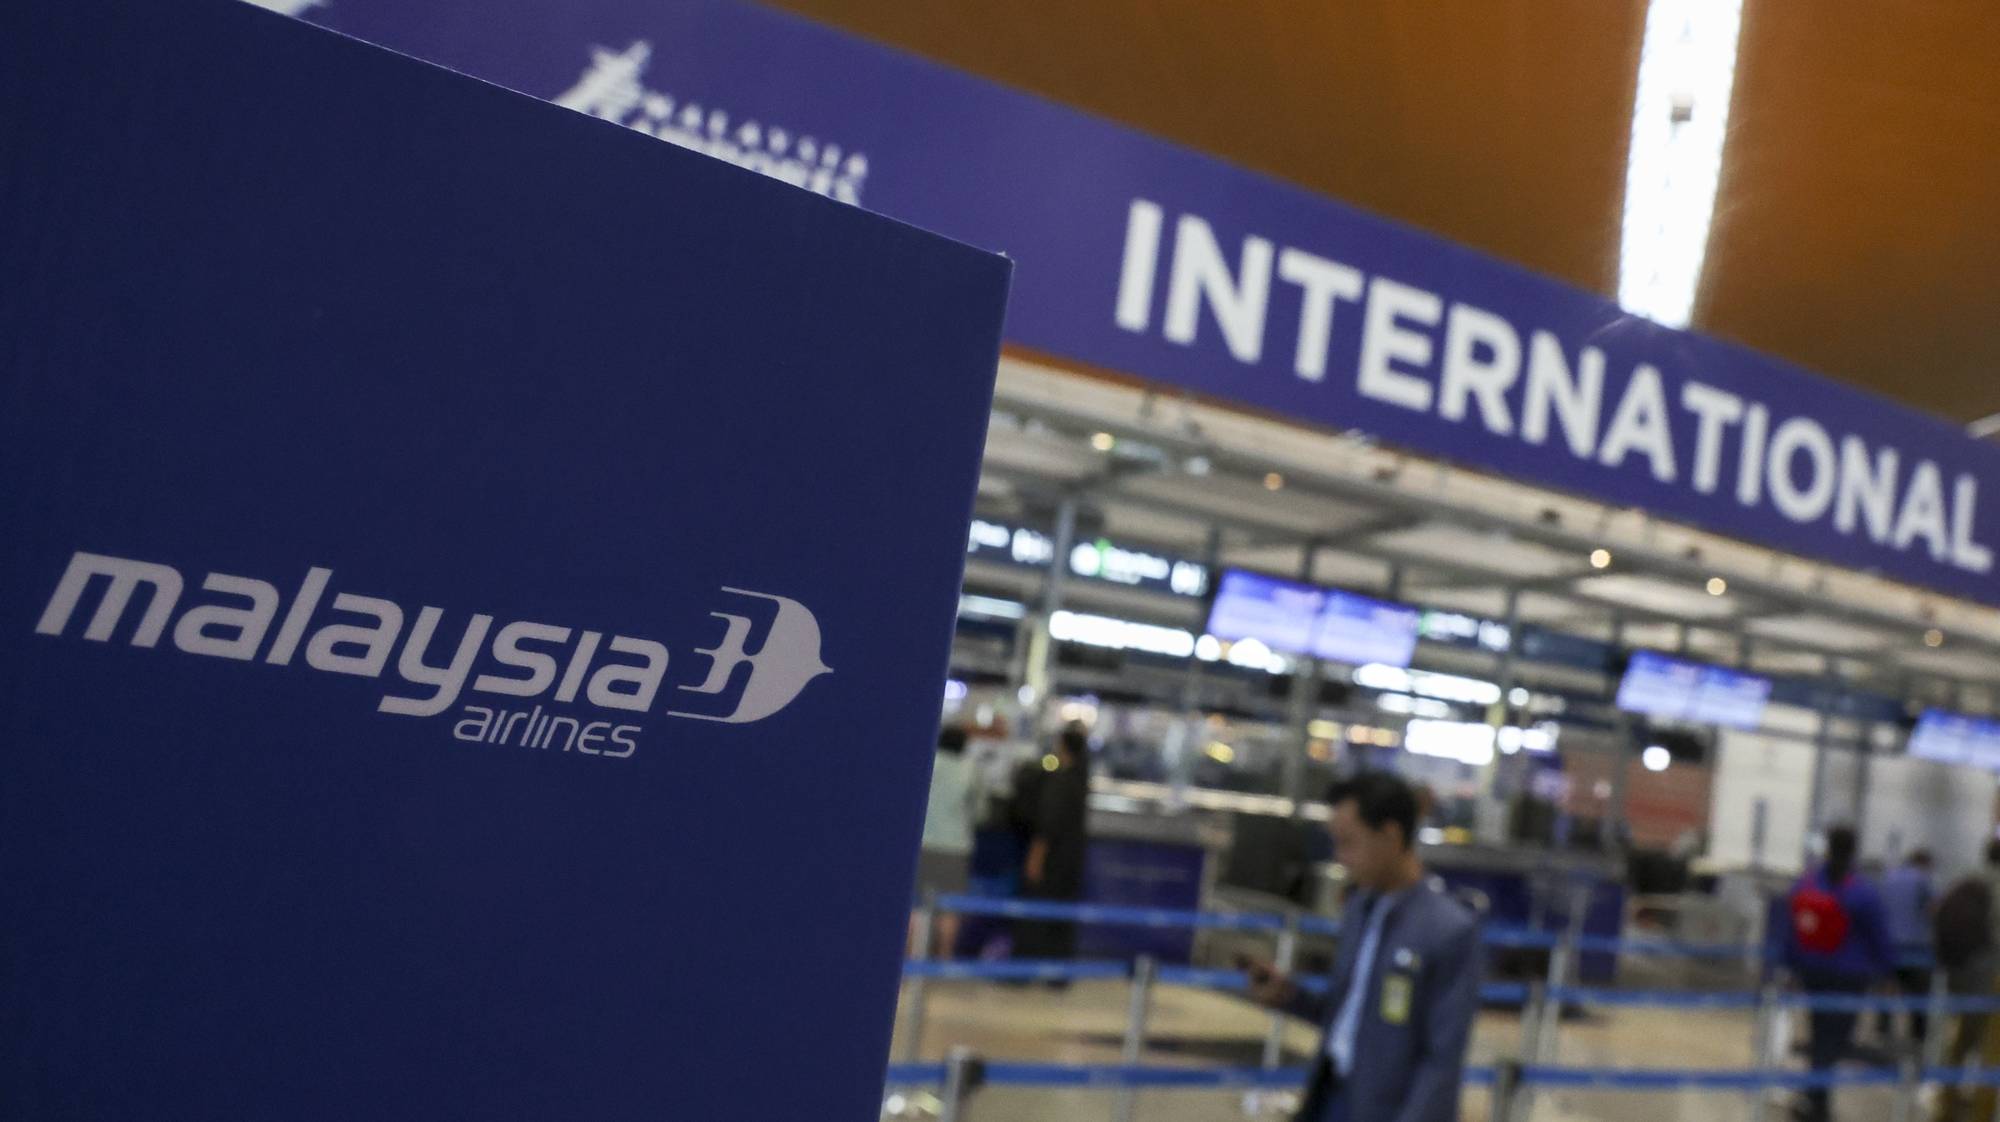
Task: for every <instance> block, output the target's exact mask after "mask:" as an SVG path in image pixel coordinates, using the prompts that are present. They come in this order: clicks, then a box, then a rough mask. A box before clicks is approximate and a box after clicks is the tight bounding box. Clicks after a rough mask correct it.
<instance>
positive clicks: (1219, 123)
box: [777, 0, 2000, 422]
mask: <svg viewBox="0 0 2000 1122" xmlns="http://www.w3.org/2000/svg"><path fill="white" fill-rule="evenodd" d="M777 3H778V4H779V5H780V6H782V7H786V8H789V9H792V10H794V11H797V12H799V13H801V14H804V15H808V16H811V17H813V18H816V19H819V20H822V21H824V22H828V23H832V24H835V25H838V26H841V27H844V28H846V29H848V30H850V31H854V32H857V33H860V34H862V35H865V36H868V37H870V38H874V39H877V40H879V41H882V42H886V43H889V44H891V45H894V46H898V47H902V48H905V49H908V50H912V51H915V52H916V53H919V54H922V55H926V56H928V57H931V58H934V59H936V60H938V61H941V62H944V63H947V64H949V65H952V66H955V67H958V68H960V69H963V70H967V71H971V72H973V73H976V74H980V75H983V76H985V77H988V78H992V79H995V80H998V81H1001V82H1004V83H1007V84H1009V85H1012V86H1016V87H1018V88H1022V89H1026V90H1029V91H1032V92H1034V93H1038V94H1041V95H1044V96H1047V97H1050V98H1053V99H1055V100H1057V101H1060V102H1063V103H1066V104H1069V105H1071V106H1074V107H1077V108H1080V109H1084V110H1087V111H1089V112H1093V113H1096V114H1099V115H1102V116H1105V117H1108V118H1111V119H1113V120H1116V121H1119V122H1121V123H1123V124H1126V125H1129V126H1133V127H1136V128H1139V129H1141V130H1144V131H1146V132H1149V133H1152V134H1154V135H1157V136H1160V137H1164V138H1166V139H1169V140H1173V141H1177V142H1179V143H1182V144H1186V145H1189V146H1191V147H1194V148H1197V149H1200V150H1202V151H1204V152H1208V153H1211V154H1213V155H1216V156H1220V157H1222V158H1224V159H1227V160H1230V161H1232V162H1234V163H1237V164H1239V165H1242V166H1245V167H1249V168H1252V169H1255V170H1258V171H1263V172H1267V173H1270V174H1273V175H1276V176H1278V177H1280V178H1283V179H1287V180H1290V181H1293V182H1295V183H1298V184H1300V185H1302V186H1305V187H1308V188H1311V189H1313V190H1316V191H1319V192H1322V193H1324V194H1327V195H1331V196H1334V197H1337V198H1340V199H1344V200H1347V201H1349V202H1352V203H1355V204H1358V205H1360V206H1362V207H1365V208H1367V209H1369V210H1372V211H1375V212H1377V213H1380V214H1383V215H1387V216H1389V217H1392V218H1396V219H1400V220H1403V221H1406V222H1409V223H1411V224H1413V225H1416V226H1420V227H1423V228H1425V229H1428V230H1431V231H1434V232H1436V233H1439V234H1442V235H1444V236H1446V237H1449V238H1451V239H1453V240H1455V241H1458V242H1461V243H1463V244H1466V245H1470V246H1474V247H1476V248H1479V249H1482V250H1486V251H1488V252H1491V253H1494V254H1496V255H1498V256H1500V257H1503V258H1506V259H1508V260H1511V261H1514V262H1517V263H1519V264H1522V265H1526V266H1528V267H1530V268H1533V269H1536V270H1538V271H1541V272H1544V273H1548V274H1551V275H1553V276H1556V277H1559V278H1562V279H1564V280H1567V281H1569V282H1571V283H1573V284H1576V285H1579V286H1582V287H1584V288H1587V289H1590V290H1592V291H1596V292H1599V293H1603V294H1607V295H1609V294H1611V293H1612V292H1614V290H1615V288H1616V281H1617V267H1618V236H1619V217H1620V211H1621V207H1622V202H1623V195H1624V175H1625V157H1626V148H1627V136H1628V134H1629V131H1630V128H1631V107H1632V96H1633V87H1634V83H1635V78H1634V75H1635V70H1636V66H1637V60H1638V55H1639V49H1640V44H1641V41H1642V38H1643V30H1644V19H1645V7H1646V6H1645V4H1644V2H1643V0H1511V2H1504V3H1502V2H1492V0H1450V2H1441V3H1435V4H1412V3H1408V2H1407V0H1340V2H1338V3H1331V2H1328V3H1317V4H1301V3H1296V2H1291V0H1286V2H1277V0H1253V2H1247V3H1229V4H1174V5H1169V4H1160V3H1157V2H1155V0H958V2H954V3H950V4H912V3H908V2H906V0H777ZM1997 53H2000V4H1993V3H1989V2H1986V0H1936V2H1926V3H1914V2H1911V0H1817V2H1813V3H1798V2H1795V0H1745V4H1744V15H1743V25H1742V33H1741V45H1740V50H1739V55H1738V64H1737V72H1736V85H1735V95H1734V99H1733V103H1732V110H1731V114H1730V132H1729V139H1728V141H1727V143H1726V146H1725V149H1724V154H1723V165H1722V182H1721V187H1720V191H1719V194H1718V197H1717V202H1716V211H1715V215H1716V216H1715V225H1714V232H1713V234H1712V237H1711V240H1710V245H1709V252H1708V258H1707V265H1706V269H1705V272H1704V274H1703V279H1702V285H1701V289H1700V291H1699V293H1698V294H1697V297H1696V305H1695V313H1694V326H1695V327H1696V328H1697V329H1699V330H1703V331H1706V332H1708V333H1710V334H1713V335H1717V336H1721V337H1723V338H1727V339H1731V340H1734V341H1737V342H1740V343H1744V344H1747V345H1749V346H1752V347H1755V348H1758V349H1760V350H1763V351H1767V352H1769V353H1772V354H1775V355H1778V356H1780V357H1783V358H1786V359H1789V360H1791V361H1793V362H1796V363H1799V364H1801V365H1803V366H1806V367H1808V368H1810V369H1813V370H1817V371H1819V372H1821V373H1824V374H1829V375H1832V376H1835V377H1838V378H1842V379H1845V380H1846V381H1849V382H1851V383H1854V384H1857V385H1861V386H1866V387H1869V388H1872V389H1875V390H1877V391H1880V392H1883V393H1886V394H1889V395H1891V396H1894V397H1896V398H1898V399H1900V400H1902V401H1904V402H1906V403H1908V404H1911V405H1914V406H1918V407H1920V408H1924V409H1928V410H1930V411H1932V412H1934V413H1937V414H1939V415H1942V416H1944V417H1946V418H1948V419H1951V420H1955V421H1961V422H1966V421H1971V420H1973V419H1975V418H1979V417H1984V416H1987V415H1989V414H1992V413H1995V412H2000V376H1996V375H2000V313H1996V308H2000V220H1996V216H2000V66H1996V65H1995V64H1994V62H1993V59H1994V57H1995V55H1996V54H1997ZM1139 373H1143V372H1139Z"/></svg>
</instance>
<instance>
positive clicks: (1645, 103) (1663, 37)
mask: <svg viewBox="0 0 2000 1122" xmlns="http://www.w3.org/2000/svg"><path fill="white" fill-rule="evenodd" d="M1742 25H1743V4H1742V0H1652V3H1651V4H1649V5H1648V6H1647V9H1646V37H1645V41H1644V44H1643V45H1642V46H1641V47H1640V50H1639V80H1638V87H1637V89H1636V90H1635V91H1634V93H1633V97H1632V142H1631V146H1630V148H1629V150H1628V153H1627V158H1626V167H1625V217H1624V224H1623V225H1624V229H1623V237H1622V242H1621V244H1620V246H1619V254H1618V303H1619V304H1621V305H1623V306H1624V308H1625V310H1626V311H1628V312H1631V313H1633V314H1634V315H1641V316H1645V317H1646V318H1647V319H1650V320H1653V321H1654V322H1656V323H1663V324H1666V325H1667V326H1669V327H1685V326H1687V322H1688V317H1689V316H1690V315H1691V314H1692V312H1693V309H1694V297H1695V287H1696V285H1698V284H1699V283H1700V281H1701V263H1702V256H1703V254H1704V253H1705V252H1706V251H1707V248H1708V230H1709V224H1710V222H1711V221H1712V219H1713V218H1714V215H1715V186H1716V181H1717V179H1718V178H1719V176H1720V173H1721V170H1722V139H1723V135H1724V133H1725V131H1726V130H1727V127H1728V124H1729V94H1730V90H1731V88H1732V87H1733V86H1734V85H1735V83H1736V45H1737V37H1738V33H1739V31H1740V30H1741V29H1742Z"/></svg>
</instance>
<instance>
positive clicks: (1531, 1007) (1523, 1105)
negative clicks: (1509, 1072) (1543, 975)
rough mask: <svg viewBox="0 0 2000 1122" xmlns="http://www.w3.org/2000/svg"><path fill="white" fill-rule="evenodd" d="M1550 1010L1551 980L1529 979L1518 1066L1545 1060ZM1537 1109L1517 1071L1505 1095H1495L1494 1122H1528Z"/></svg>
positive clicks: (1532, 1097) (1532, 1064) (1522, 1016)
mask: <svg viewBox="0 0 2000 1122" xmlns="http://www.w3.org/2000/svg"><path fill="white" fill-rule="evenodd" d="M1552 957H1553V956H1552ZM1548 1013H1549V985H1548V982H1546V981H1544V980H1541V979H1536V980H1535V981H1532V982H1529V983H1528V1004H1527V1007H1526V1008H1524V1009H1522V1010H1521V1060H1520V1063H1519V1064H1518V1065H1517V1066H1518V1067H1520V1068H1531V1067H1534V1066H1536V1065H1537V1064H1540V1063H1541V1062H1542V1019H1543V1018H1545V1017H1547V1016H1548ZM1534 1109H1535V1104H1534V1092H1533V1091H1532V1090H1530V1089H1528V1088H1527V1087H1524V1086H1523V1085H1522V1083H1521V1080H1520V1077H1519V1073H1518V1072H1516V1075H1515V1079H1514V1081H1513V1085H1512V1086H1510V1087H1508V1088H1507V1093H1506V1095H1505V1096H1504V1097H1501V1096H1500V1095H1499V1094H1498V1093H1497V1092H1496V1094H1495V1098H1494V1109H1493V1117H1494V1119H1495V1122H1528V1115H1529V1114H1530V1113H1532V1112H1533V1111H1534Z"/></svg>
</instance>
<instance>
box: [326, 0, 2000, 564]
mask: <svg viewBox="0 0 2000 1122" xmlns="http://www.w3.org/2000/svg"><path fill="white" fill-rule="evenodd" d="M311 14H312V16H313V18H316V19H319V20H321V21H322V22H324V23H326V24H327V25H329V26H332V27H334V28H337V29H339V30H342V31H346V32H348V33H351V34H354V35H357V36H360V37H362V38H365V39H370V40H374V41H376V42H379V43H382V44H385V45H387V46H391V47H394V48H396V49H399V50H403V51H406V52H409V53H412V54H416V55H418V56H420V57H424V58H428V59H432V60H435V61H438V62H442V63H444V64H446V65H449V66H452V67H455V68H458V69H461V70H464V71H466V72H469V73H471V74H474V75H477V76H480V77H483V78H486V79H489V80H491V81H495V82H499V83H501V84H504V85H508V86H511V87H514V88H516V89H519V90H522V91H524V92H527V93H531V94H535V95H537V96H540V97H544V98H548V99H551V100H554V101H557V102H559V103H561V104H564V105H567V106H569V107H571V108H574V109H576V110H578V111H580V112H584V113H589V114H593V115H595V116H599V117H602V118H605V119H607V120H611V121H615V122H617V123H619V124H622V125H625V126H627V127H630V128H633V129H637V130H640V131H642V132H647V133H650V134H652V135H655V136H659V137H661V138H663V139H665V140H668V141H670V142H672V143H676V144H680V145H683V146H686V147H691V148H695V149H698V150H701V151H704V152H707V153H708V154H710V155H713V156H717V157H719V158H722V159H725V160H729V161H731V162H734V163H737V164H740V165H743V166H746V167H751V168H754V169H756V170H758V171H762V172H764V173H766V174H769V175H774V176H777V177H779V178H782V179H787V180H790V181H791V182H794V183H797V184H799V185H800V186H802V187H805V188H807V189H809V190H814V191H818V192H820V193H822V194H825V195H829V196H831V197H833V198H837V199H842V200H845V201H847V202H851V203H855V204H857V205H860V206H864V207H867V208H869V209H871V210H877V211H880V212H882V213H885V214H889V215H893V216H895V217H898V218H902V219H905V220H907V221H910V222H914V223H917V224H919V225H923V226H928V227H931V228H934V229H936V230H939V231H942V232H944V233H947V234H950V235H952V236H954V237H957V238H961V239H964V240H966V241H969V242H972V243H974V244H977V245H982V246H986V247H989V248H992V249H995V250H999V251H1002V252H1005V253H1007V254H1009V255H1010V256H1012V257H1013V258H1014V259H1015V261H1016V262H1017V263H1018V268H1017V272H1016V282H1015V288H1014V293H1013V297H1012V300H1011V303H1010V307H1009V316H1008V331H1007V335H1008V338H1009V339H1010V340H1012V341H1014V342H1016V343H1020V344H1023V345H1026V346H1029V347H1033V348H1036V349H1038V350H1043V351H1047V352H1050V353H1053V354H1057V355H1062V356H1066V357H1069V358H1073V359H1077V360H1081V361H1085V362H1089V363H1092V364H1095V365H1100V366H1105V367H1111V368H1114V369H1119V370H1125V371H1129V372H1132V373H1135V374H1138V375H1141V376H1144V377H1146V378H1149V379H1152V380H1154V381H1156V382H1161V383H1165V384H1168V385H1172V386H1176V387H1180V388H1183V389H1185V390H1188V391H1191V392H1195V393H1199V394H1203V395H1208V396H1211V397H1214V398H1218V399H1223V400H1227V401H1231V402H1236V403H1240V404H1244V405H1249V406H1254V407H1257V408H1260V409H1267V410H1271V411H1274V412H1277V413H1281V414H1284V415H1286V416H1289V417H1292V418H1295V419H1297V420H1299V421H1302V422H1306V423H1310V424H1316V425H1322V426H1329V427H1337V428H1341V429H1349V428H1352V429H1359V430H1362V431H1365V432H1368V433H1370V434H1372V435H1374V436H1377V437H1379V438H1381V439H1383V440H1385V441H1389V442H1392V443H1394V444H1396V445H1399V446H1402V447H1405V448H1408V449H1411V450H1414V451H1417V452H1421V453H1425V454H1428V455H1432V456H1438V457H1442V458H1445V459H1449V460H1453V461H1456V462H1459V463H1463V464H1467V465H1470V466H1473V467H1477V468H1480V469H1483V470H1487V471H1491V472H1494V473H1497V474H1500V475H1503V476H1508V477H1512V478H1516V479H1520V480H1523V481H1525V482H1529V483H1534V484H1539V485H1543V486H1547V487H1552V488H1557V489H1561V490H1565V491H1570V492H1574V493H1578V494H1581V495H1585V496H1589V497H1591V498H1593V499H1596V500H1599V501H1602V502H1607V503H1613V504H1618V505H1629V506H1637V507H1642V508H1644V509H1646V510H1649V511H1652V512H1654V513H1656V514H1658V515H1660V516H1662V517H1666V518H1671V519H1676V520H1680V521H1685V522H1688V523H1690V524H1693V525H1697V526H1701V527H1704V528H1706V529H1709V530H1713V531H1716V532H1719V533H1723V534H1729V535H1732V536H1735V537H1739V538H1743V539H1745V540H1749V541H1754V542H1758V543H1761V544H1764V545H1767V546H1770V547H1773V548H1777V549H1781V550H1786V551H1789V552H1795V553H1799V554H1803V555H1806V556H1809V557H1815V558H1822V559H1825V560H1827V561H1831V562H1834V563H1837V564H1840V565H1844V566H1849V567H1853V568H1858V569H1864V570H1879V571H1881V572H1882V573H1884V574H1887V575H1890V576H1893V577H1896V578H1898V579H1902V580H1906V581H1910V582H1913V583H1917V584H1922V585H1926V586H1928V587H1931V588H1934V589H1938V590H1942V591H1945V592H1949V593H1953V594H1956V595H1961V596H1966V597H1970V598H1974V599H1978V600H1982V601H1985V602H1988V603H2000V590H1996V588H1995V586H1994V583H1993V581H1992V580H1991V579H1990V578H1991V576H1992V569H1993V551H1992V546H1993V545H1994V543H1995V542H2000V497H1995V494H1996V492H2000V449H1995V448H1993V447H1990V446H1987V445H1984V444H1981V443H1979V442H1977V441H1974V440H1971V439H1970V438H1968V437H1966V436H1965V435H1964V434H1963V433H1962V432H1960V431H1959V430H1958V429H1957V428H1955V427H1953V426H1950V425H1948V424H1945V423H1944V422H1942V421H1940V420H1938V419H1936V418H1934V417H1931V416H1929V415H1926V414H1922V413H1919V412H1916V411H1914V410H1910V409H1907V408H1904V407H1902V406H1899V405H1896V404H1894V403H1892V402H1890V401H1887V400H1885V399H1883V398H1880V397H1877V396H1874V395H1872V394H1869V393H1865V392H1862V391H1859V390H1856V389H1853V388H1850V387H1847V386H1844V385H1841V384H1838V383H1834V382H1831V381H1828V380H1825V379H1822V378H1819V377H1816V376H1814V375H1812V374H1809V373H1807V372H1805V371H1803V370H1801V369H1799V368H1797V367H1794V366H1790V365H1788V364H1786V363H1783V362H1780V361H1778V360H1776V359H1773V358H1770V357H1768V356H1765V355H1761V354H1757V353H1755V352H1752V351H1749V350H1746V349H1744V348H1742V347H1737V346H1733V345H1731V344H1727V343H1723V342H1720V341H1717V340H1714V339H1710V338H1706V337H1703V336H1701V335H1697V334H1693V333H1689V332H1684V331H1676V330H1671V329H1668V328H1664V327H1660V326H1658V325H1655V324H1652V323H1649V322H1646V321H1643V320H1639V319H1636V318H1634V317H1631V316H1628V315H1625V314H1624V313H1623V312H1621V311H1620V310H1619V309H1618V308H1617V307H1616V306H1615V305H1614V304H1612V303H1610V302H1609V301H1606V300H1604V299H1602V298H1600V297H1598V296H1595V295H1592V294H1589V293H1585V292H1582V291H1579V290H1577V289H1574V288H1571V287H1568V286H1566V285H1563V284H1560V283H1558V282H1556V281H1553V280H1550V279H1548V278H1546V277H1543V276H1540V275H1537V274H1535V273H1531V272H1529V271H1527V270H1524V269H1521V268H1518V267H1516V266H1513V265H1509V264H1505V263H1503V262H1500V261H1497V260H1495V259H1493V258H1490V257H1487V256H1484V255H1482V254H1480V253H1477V252H1474V251H1472V250H1469V249H1465V248H1463V247H1460V246H1457V245H1453V244H1451V243H1449V242H1446V241H1444V240H1442V239H1439V238H1436V237H1433V236H1430V235H1428V234H1424V233H1421V232H1419V231H1416V230H1413V229H1410V228H1408V227H1405V226H1402V225H1399V224H1397V223H1394V222H1391V221H1387V220H1384V219H1382V218H1378V217H1376V216H1373V215H1370V214H1367V213H1364V212H1362V211H1359V210H1357V209H1355V208H1353V207H1349V206H1346V205H1343V204H1341V203H1338V202H1335V201H1333V200H1331V199H1328V198H1325V197H1322V196H1319V195H1314V194H1311V193H1309V192H1306V191H1303V190H1299V189H1297V188H1294V187H1290V186H1287V185H1285V184H1283V183H1280V182H1277V181H1275V180H1272V179H1269V178H1265V177H1263V176H1259V175H1256V174H1252V173H1250V172H1246V171H1243V170H1241V169H1239V168H1235V167H1232V166H1230V165H1228V164H1225V163H1223V162H1221V161H1218V160H1215V159H1212V158H1209V157H1205V156H1202V155H1199V154H1197V153H1194V152H1191V151H1188V150H1186V149H1183V148H1179V147H1176V146H1174V145H1171V144H1167V143H1163V142H1161V141H1158V140H1155V139H1152V138H1150V137H1147V136H1144V135H1142V134H1140V133H1137V132H1134V131H1132V130H1129V129H1125V128H1121V127H1119V126H1116V125H1113V124H1110V123H1108V122H1106V121H1102V120H1099V119H1096V118H1093V117H1090V116H1086V115H1084V114H1081V113H1077V112H1075V111H1072V110H1069V109H1065V108H1062V107H1060V106H1057V105H1054V104H1051V103H1049V102H1046V101H1043V100H1040V99H1038V98H1034V97H1031V96H1028V95H1025V94H1021V93H1018V92H1015V91H1012V90H1009V89H1006V88H1004V87H1001V86H998V85H995V84H992V83H989V82H985V81H981V80H979V79H975V78H972V77H969V76H967V75H964V74H961V73H957V72H955V71H952V70H949V69H946V68H944V67H940V66H937V65H934V64H931V63H927V62H924V61H922V60H920V59H916V58H914V57H911V56H907V55H904V54H900V53H897V52H894V51H891V50H888V49H885V48H882V47H879V46H876V45H873V44H871V43H868V42H866V41H864V40H861V39H858V38H855V37H853V36H850V35H847V34H845V33H842V32H838V31H834V30H831V29H828V28H825V27H821V26H818V25H815V24H813V23H810V22H807V21H804V20H800V19H797V18H794V17H791V16H787V15H783V14H779V13H774V12H770V11H767V10H764V9H761V8H757V7H754V6H749V5H744V4H740V3H735V2H731V0H687V2H683V3H676V4H671V5H661V4H652V3H646V2H643V0H504V2H499V3H479V4H474V3H469V2H467V0H339V3H337V4H334V5H332V6H329V7H327V8H326V9H324V10H323V11H319V12H314V13H311ZM577 190H579V191H584V192H587V191H589V190H590V184H588V183H587V182H580V183H578V184H577ZM660 205H661V206H663V207H672V206H674V205H675V201H674V200H672V199H661V200H660ZM641 217H642V216H637V215H635V216H634V219H635V221H637V220H639V219H640V218H641ZM1982 498H1983V500H1984V501H1983V502H1982Z"/></svg>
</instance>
